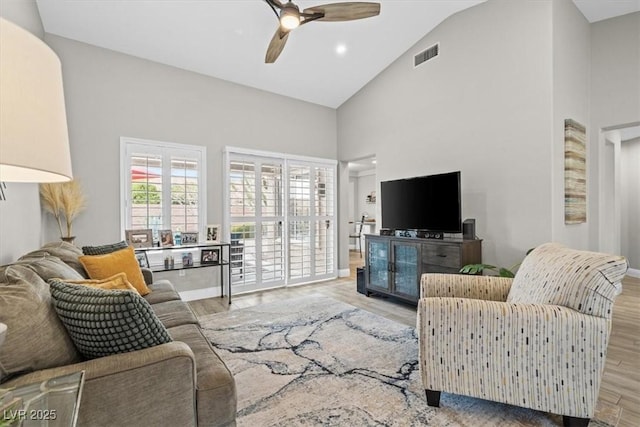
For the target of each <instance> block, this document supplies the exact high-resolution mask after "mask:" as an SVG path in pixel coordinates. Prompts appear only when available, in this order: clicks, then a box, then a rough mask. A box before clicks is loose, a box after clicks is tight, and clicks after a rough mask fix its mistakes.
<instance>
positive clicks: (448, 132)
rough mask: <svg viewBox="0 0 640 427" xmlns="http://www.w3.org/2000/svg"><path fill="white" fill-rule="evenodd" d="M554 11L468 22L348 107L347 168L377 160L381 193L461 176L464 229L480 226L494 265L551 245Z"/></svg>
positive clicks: (445, 29)
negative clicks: (471, 221)
mask: <svg viewBox="0 0 640 427" xmlns="http://www.w3.org/2000/svg"><path fill="white" fill-rule="evenodd" d="M551 8H552V6H551V3H550V2H531V1H513V0H509V1H488V2H486V3H482V4H480V5H478V6H475V7H473V8H470V9H467V10H465V11H462V12H459V13H457V14H456V15H453V16H452V17H450V18H448V19H447V20H445V21H444V22H443V23H442V24H440V25H439V26H438V27H437V28H435V29H434V30H433V31H432V32H430V33H429V34H427V35H426V36H425V37H424V38H423V39H422V40H420V41H419V42H418V43H417V44H416V45H414V46H413V47H412V48H411V49H409V51H407V52H406V53H405V54H404V55H402V56H401V57H400V58H398V60H396V61H395V62H394V63H393V64H391V65H390V66H389V67H388V68H387V69H386V70H384V71H383V72H382V73H381V74H379V75H378V76H377V77H376V78H375V79H374V80H373V81H371V82H370V83H369V84H367V85H366V86H365V87H364V88H363V89H362V90H361V91H359V92H358V93H357V94H356V95H354V96H353V97H352V98H351V99H349V100H348V101H347V102H345V103H344V104H343V105H342V106H340V108H338V151H339V158H340V159H353V158H360V157H363V156H365V155H371V154H372V153H375V155H376V159H377V164H376V174H377V175H376V176H377V181H378V182H380V181H386V180H390V179H396V178H405V177H412V176H419V175H427V174H435V173H442V172H450V171H456V170H460V171H461V172H462V189H463V194H462V200H463V207H462V216H463V219H464V218H475V219H476V225H477V228H476V233H477V234H478V236H480V237H481V238H482V239H484V241H483V256H484V260H485V261H487V262H497V263H499V264H501V265H505V266H510V265H512V264H514V263H516V262H518V261H519V260H520V259H521V258H522V257H524V255H525V252H526V250H527V249H529V248H531V247H534V246H536V245H538V244H540V243H543V242H547V241H550V240H551V239H552V222H553V218H552V210H551V206H552V184H553V182H552V179H553V177H552V174H551V172H552V168H553V165H554V163H553V161H552V153H553V145H552V141H553V135H554V133H553V129H552V117H553V96H552V88H553V82H552V73H553V62H552V59H553V58H552V55H551V47H552V43H553V40H552V20H551V14H552V9H551ZM438 42H439V43H440V55H439V56H437V57H436V58H434V59H432V60H430V61H427V62H426V63H424V64H423V65H421V66H419V67H417V68H414V67H413V61H412V60H413V55H415V54H416V53H418V52H420V51H422V50H424V49H425V48H427V47H429V46H431V45H433V44H434V43H438ZM379 200H380V196H379V197H378V201H379ZM378 203H379V202H378ZM434 208H436V209H437V207H434ZM377 219H378V220H379V218H377Z"/></svg>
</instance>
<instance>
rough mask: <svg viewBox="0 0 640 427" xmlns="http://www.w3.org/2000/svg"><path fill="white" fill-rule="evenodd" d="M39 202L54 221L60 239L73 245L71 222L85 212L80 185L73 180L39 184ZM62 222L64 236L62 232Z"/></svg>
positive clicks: (84, 201)
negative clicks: (56, 224)
mask: <svg viewBox="0 0 640 427" xmlns="http://www.w3.org/2000/svg"><path fill="white" fill-rule="evenodd" d="M40 200H41V201H42V206H43V207H44V209H45V210H46V211H47V212H49V213H50V214H51V215H53V217H54V218H55V219H56V222H57V223H58V229H59V230H60V238H61V239H62V240H64V241H65V242H69V243H73V241H74V239H75V236H73V235H72V234H71V229H72V224H73V220H74V219H76V217H77V216H78V214H80V212H82V211H83V210H85V208H86V199H85V196H84V193H83V192H82V187H81V186H80V183H79V182H78V181H76V180H75V179H73V180H71V181H67V182H62V183H53V184H40ZM63 221H64V223H65V225H66V234H65V232H64V231H63V227H62V224H63Z"/></svg>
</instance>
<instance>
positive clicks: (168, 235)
mask: <svg viewBox="0 0 640 427" xmlns="http://www.w3.org/2000/svg"><path fill="white" fill-rule="evenodd" d="M158 234H159V235H160V246H163V247H164V246H173V231H171V230H160V231H159V232H158Z"/></svg>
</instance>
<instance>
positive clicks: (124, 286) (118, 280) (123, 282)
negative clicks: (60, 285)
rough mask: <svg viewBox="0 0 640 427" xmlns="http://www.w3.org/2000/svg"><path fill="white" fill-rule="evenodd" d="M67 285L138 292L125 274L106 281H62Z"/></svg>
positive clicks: (115, 275) (116, 275) (119, 274)
mask: <svg viewBox="0 0 640 427" xmlns="http://www.w3.org/2000/svg"><path fill="white" fill-rule="evenodd" d="M62 281H63V282H65V283H71V284H72V285H83V286H89V287H91V288H98V289H104V290H112V291H113V290H118V289H119V290H122V291H133V292H138V290H137V289H136V288H134V287H133V285H132V284H131V283H129V281H128V280H127V275H126V274H124V273H118V274H114V275H113V276H111V277H107V278H106V279H99V280H96V279H81V280H62Z"/></svg>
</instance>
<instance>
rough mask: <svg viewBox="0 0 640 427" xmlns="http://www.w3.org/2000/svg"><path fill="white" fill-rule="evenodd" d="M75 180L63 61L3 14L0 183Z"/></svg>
mask: <svg viewBox="0 0 640 427" xmlns="http://www.w3.org/2000/svg"><path fill="white" fill-rule="evenodd" d="M71 178H72V173H71V156H70V153H69V135H68V131H67V115H66V110H65V104H64V92H63V88H62V68H61V65H60V60H59V59H58V57H57V56H56V54H55V53H54V52H53V51H52V50H51V48H49V46H47V45H46V44H45V43H44V42H43V41H42V40H40V39H39V38H37V37H36V36H34V35H33V34H31V33H30V32H28V31H26V30H24V29H22V28H20V27H19V26H17V25H15V24H13V23H12V22H10V21H7V20H6V19H3V18H0V181H3V182H4V181H6V182H33V183H40V182H62V181H69V180H70V179H71Z"/></svg>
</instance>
